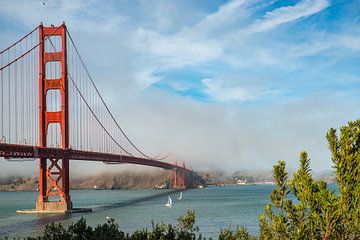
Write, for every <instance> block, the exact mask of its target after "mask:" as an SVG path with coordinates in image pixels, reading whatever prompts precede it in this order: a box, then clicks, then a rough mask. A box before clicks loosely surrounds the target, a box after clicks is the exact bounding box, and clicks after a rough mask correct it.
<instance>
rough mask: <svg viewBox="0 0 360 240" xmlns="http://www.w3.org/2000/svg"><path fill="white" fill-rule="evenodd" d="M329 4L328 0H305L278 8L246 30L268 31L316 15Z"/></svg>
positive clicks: (249, 32) (255, 31) (253, 31)
mask: <svg viewBox="0 0 360 240" xmlns="http://www.w3.org/2000/svg"><path fill="white" fill-rule="evenodd" d="M328 6H330V3H329V1H328V0H303V1H300V2H299V3H297V4H296V5H294V6H288V7H281V8H277V9H275V10H274V11H272V12H267V13H266V15H265V16H264V18H263V19H261V20H257V21H255V22H254V23H253V24H252V25H251V26H249V28H248V29H247V30H246V32H247V34H252V33H257V32H263V31H267V30H270V29H273V28H276V27H277V26H279V25H281V24H284V23H289V22H293V21H295V20H298V19H301V18H304V17H308V16H311V15H314V14H315V13H318V12H320V11H322V10H324V9H325V8H327V7H328Z"/></svg>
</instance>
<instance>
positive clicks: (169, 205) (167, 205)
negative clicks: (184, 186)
mask: <svg viewBox="0 0 360 240" xmlns="http://www.w3.org/2000/svg"><path fill="white" fill-rule="evenodd" d="M165 206H166V207H171V206H172V200H171V197H170V196H169V198H168V201H167V203H166V204H165Z"/></svg>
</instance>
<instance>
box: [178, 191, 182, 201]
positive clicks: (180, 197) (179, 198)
mask: <svg viewBox="0 0 360 240" xmlns="http://www.w3.org/2000/svg"><path fill="white" fill-rule="evenodd" d="M181 199H182V192H180V196H179V197H178V200H181Z"/></svg>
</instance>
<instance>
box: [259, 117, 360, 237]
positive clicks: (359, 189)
mask: <svg viewBox="0 0 360 240" xmlns="http://www.w3.org/2000/svg"><path fill="white" fill-rule="evenodd" d="M326 138H327V140H328V145H329V149H330V152H331V156H332V161H333V162H334V169H335V175H336V180H337V186H338V188H339V193H338V194H336V193H335V192H334V191H333V190H329V189H328V187H327V184H326V183H325V182H323V181H315V180H314V179H313V178H312V176H311V173H310V159H309V158H308V156H307V153H306V152H301V153H300V168H299V170H298V171H297V172H296V173H294V176H293V178H292V179H290V180H288V176H287V175H288V174H287V172H286V171H285V162H284V161H279V162H278V164H277V165H275V166H274V179H275V189H274V190H273V192H272V194H271V196H270V203H269V204H267V205H266V206H265V214H263V215H261V216H260V239H324V240H325V239H354V240H355V239H360V120H357V121H355V122H349V124H348V125H347V126H343V127H341V128H340V136H338V134H337V131H336V130H335V129H333V128H331V129H330V130H329V131H328V133H327V135H326ZM289 193H292V195H290V197H289ZM291 196H292V198H294V197H295V200H294V201H293V200H292V198H291Z"/></svg>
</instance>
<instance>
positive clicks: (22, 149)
mask: <svg viewBox="0 0 360 240" xmlns="http://www.w3.org/2000/svg"><path fill="white" fill-rule="evenodd" d="M0 157H4V158H57V159H62V158H63V157H67V158H68V159H70V160H83V161H99V162H105V163H128V164H137V165H146V166H151V167H159V168H163V169H168V170H175V169H177V170H186V171H188V170H187V169H185V168H183V167H181V166H176V165H174V164H171V163H167V162H162V161H159V160H153V159H147V158H139V157H133V156H127V155H118V154H110V153H100V152H89V151H79V150H73V149H62V148H50V147H38V146H29V145H17V144H7V143H0Z"/></svg>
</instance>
